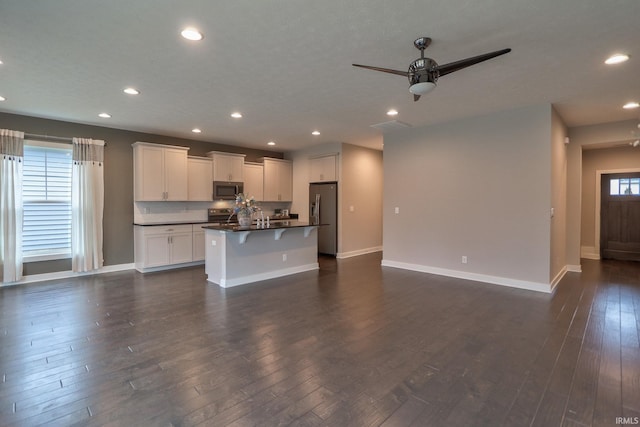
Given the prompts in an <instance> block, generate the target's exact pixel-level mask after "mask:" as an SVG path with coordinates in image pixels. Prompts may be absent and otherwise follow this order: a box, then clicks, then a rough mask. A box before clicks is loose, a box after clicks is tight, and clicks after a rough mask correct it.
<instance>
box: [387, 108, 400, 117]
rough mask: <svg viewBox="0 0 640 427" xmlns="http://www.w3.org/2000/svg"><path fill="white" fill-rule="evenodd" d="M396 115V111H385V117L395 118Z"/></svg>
mask: <svg viewBox="0 0 640 427" xmlns="http://www.w3.org/2000/svg"><path fill="white" fill-rule="evenodd" d="M397 115H398V110H393V109H392V110H389V111H387V116H397Z"/></svg>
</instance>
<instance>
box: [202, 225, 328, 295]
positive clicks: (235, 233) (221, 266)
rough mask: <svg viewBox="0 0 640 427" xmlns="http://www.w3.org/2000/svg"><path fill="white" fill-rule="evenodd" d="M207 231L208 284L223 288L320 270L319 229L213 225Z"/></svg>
mask: <svg viewBox="0 0 640 427" xmlns="http://www.w3.org/2000/svg"><path fill="white" fill-rule="evenodd" d="M203 228H204V229H205V245H206V258H205V272H206V274H207V281H209V282H212V283H215V284H217V285H220V286H222V287H224V288H228V287H231V286H238V285H244V284H247V283H253V282H257V281H260V280H266V279H272V278H275V277H281V276H286V275H289V274H295V273H301V272H304V271H310V270H317V269H318V236H317V228H318V225H314V224H309V223H304V222H300V221H283V222H279V223H272V224H271V225H270V226H268V227H258V226H256V225H252V226H249V227H240V226H238V225H211V226H204V227H203Z"/></svg>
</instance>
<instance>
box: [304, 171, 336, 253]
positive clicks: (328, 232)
mask: <svg viewBox="0 0 640 427" xmlns="http://www.w3.org/2000/svg"><path fill="white" fill-rule="evenodd" d="M309 222H316V223H320V224H326V225H323V226H321V227H318V253H321V254H327V255H333V256H336V254H337V252H338V183H337V182H327V183H322V184H309Z"/></svg>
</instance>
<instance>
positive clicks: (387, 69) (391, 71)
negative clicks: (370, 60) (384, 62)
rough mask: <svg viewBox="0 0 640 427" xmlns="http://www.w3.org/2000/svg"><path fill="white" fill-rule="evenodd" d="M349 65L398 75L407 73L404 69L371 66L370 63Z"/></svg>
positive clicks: (405, 75)
mask: <svg viewBox="0 0 640 427" xmlns="http://www.w3.org/2000/svg"><path fill="white" fill-rule="evenodd" d="M351 65H353V66H354V67H360V68H367V69H369V70H374V71H382V72H383V73H389V74H397V75H398V76H404V77H407V76H408V73H407V72H406V71H398V70H392V69H390V68H380V67H372V66H370V65H360V64H351Z"/></svg>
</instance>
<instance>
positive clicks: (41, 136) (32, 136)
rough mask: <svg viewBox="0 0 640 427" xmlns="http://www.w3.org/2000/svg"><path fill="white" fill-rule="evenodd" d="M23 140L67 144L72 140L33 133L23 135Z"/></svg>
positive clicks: (105, 144)
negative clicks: (41, 140) (40, 140)
mask: <svg viewBox="0 0 640 427" xmlns="http://www.w3.org/2000/svg"><path fill="white" fill-rule="evenodd" d="M24 138H25V139H45V140H49V141H59V142H66V143H67V144H72V143H73V138H70V137H68V136H51V135H37V134H35V133H25V134H24ZM104 146H105V147H106V146H107V143H106V142H105V143H104Z"/></svg>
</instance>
